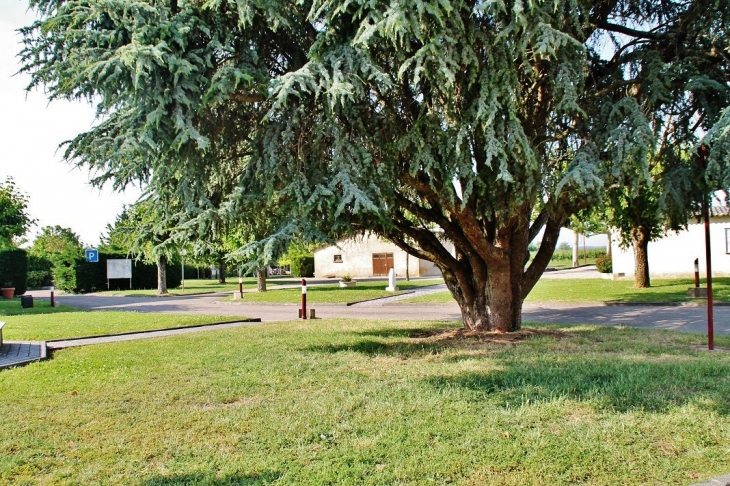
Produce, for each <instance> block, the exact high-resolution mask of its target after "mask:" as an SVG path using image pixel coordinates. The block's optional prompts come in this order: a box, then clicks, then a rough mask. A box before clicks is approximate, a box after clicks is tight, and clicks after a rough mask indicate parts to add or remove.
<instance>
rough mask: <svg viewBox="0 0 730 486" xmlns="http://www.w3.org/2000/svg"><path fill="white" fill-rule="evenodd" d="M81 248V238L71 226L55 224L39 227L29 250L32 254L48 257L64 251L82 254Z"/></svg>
mask: <svg viewBox="0 0 730 486" xmlns="http://www.w3.org/2000/svg"><path fill="white" fill-rule="evenodd" d="M83 248H84V247H83V243H82V242H81V238H80V237H79V235H77V234H76V233H74V231H73V230H72V229H71V228H63V227H61V226H58V225H56V226H44V227H43V228H41V232H40V234H39V235H38V236H36V238H35V240H33V246H32V247H31V250H30V251H31V254H33V255H37V256H46V257H48V256H52V255H54V254H60V253H66V252H73V253H75V254H83Z"/></svg>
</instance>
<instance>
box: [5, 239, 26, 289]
mask: <svg viewBox="0 0 730 486" xmlns="http://www.w3.org/2000/svg"><path fill="white" fill-rule="evenodd" d="M27 278H28V256H27V254H26V252H25V250H23V249H20V248H14V249H10V250H0V286H2V287H15V295H23V294H24V293H25V290H26V288H27Z"/></svg>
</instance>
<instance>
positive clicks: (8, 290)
mask: <svg viewBox="0 0 730 486" xmlns="http://www.w3.org/2000/svg"><path fill="white" fill-rule="evenodd" d="M0 293H2V296H3V299H12V298H13V295H14V294H15V287H3V288H1V289H0Z"/></svg>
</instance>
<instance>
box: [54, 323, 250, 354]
mask: <svg viewBox="0 0 730 486" xmlns="http://www.w3.org/2000/svg"><path fill="white" fill-rule="evenodd" d="M239 322H261V318H260V317H253V318H248V319H235V320H231V321H222V322H212V323H209V324H197V325H195V326H178V327H166V328H161V329H147V330H144V331H128V332H120V333H116V334H97V335H94V336H81V337H73V338H66V339H50V340H48V341H45V343H44V344H45V345H46V346H47V348H48V349H50V350H52V351H53V350H56V349H65V348H66V347H67V346H58V345H57V344H58V343H62V342H64V343H65V342H74V341H84V340H92V339H106V338H115V337H129V336H139V338H140V339H144V337H145V336H147V335H150V334H160V333H164V332H168V331H183V330H188V329H189V330H193V329H200V328H206V327H211V326H223V325H225V324H236V323H239ZM111 342H113V341H111Z"/></svg>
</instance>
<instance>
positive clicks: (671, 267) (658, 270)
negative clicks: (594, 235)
mask: <svg viewBox="0 0 730 486" xmlns="http://www.w3.org/2000/svg"><path fill="white" fill-rule="evenodd" d="M710 248H711V252H712V253H711V258H712V275H713V276H714V277H724V276H730V208H728V207H727V206H715V207H713V208H712V212H711V216H710ZM648 253H649V274H650V276H651V277H657V278H672V277H692V276H693V275H694V261H695V258H696V259H697V260H699V267H700V275H701V277H702V278H705V273H706V271H705V270H706V268H707V266H706V263H705V262H706V258H705V225H704V223H697V222H696V221H692V222H691V223H690V224H688V225H687V229H686V230H682V231H680V232H679V233H674V232H669V233H667V235H666V236H664V237H663V238H661V239H659V240H657V241H652V242H651V243H649V249H648ZM611 256H612V260H613V275H614V278H617V277H633V276H634V252H633V248H621V247H620V246H619V242H618V238H616V237H614V238H613V239H612V241H611Z"/></svg>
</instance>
